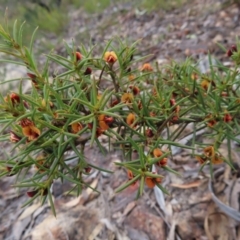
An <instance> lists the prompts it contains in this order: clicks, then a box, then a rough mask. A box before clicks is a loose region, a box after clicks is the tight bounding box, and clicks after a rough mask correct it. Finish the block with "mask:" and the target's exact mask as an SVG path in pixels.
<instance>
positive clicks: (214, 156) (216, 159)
mask: <svg viewBox="0 0 240 240" xmlns="http://www.w3.org/2000/svg"><path fill="white" fill-rule="evenodd" d="M203 153H204V155H205V156H206V157H207V158H210V159H211V162H212V163H213V164H220V163H222V162H223V159H222V157H221V156H220V155H219V154H218V153H215V150H214V147H213V146H208V147H205V148H204V149H203Z"/></svg>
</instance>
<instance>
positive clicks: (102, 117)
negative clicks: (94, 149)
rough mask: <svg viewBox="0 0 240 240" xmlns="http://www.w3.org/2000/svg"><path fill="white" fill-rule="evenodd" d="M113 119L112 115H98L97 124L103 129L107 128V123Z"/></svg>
mask: <svg viewBox="0 0 240 240" xmlns="http://www.w3.org/2000/svg"><path fill="white" fill-rule="evenodd" d="M113 121H114V119H113V117H107V116H106V115H105V114H100V115H99V116H98V124H99V127H100V128H101V129H102V130H103V131H105V130H108V128H109V124H111V123H113Z"/></svg>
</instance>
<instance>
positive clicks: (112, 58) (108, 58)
mask: <svg viewBox="0 0 240 240" xmlns="http://www.w3.org/2000/svg"><path fill="white" fill-rule="evenodd" d="M103 59H104V61H105V62H107V63H108V64H110V65H113V64H114V63H115V62H116V61H117V55H116V53H115V52H113V51H111V52H105V54H104V57H103Z"/></svg>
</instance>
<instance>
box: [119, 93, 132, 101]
mask: <svg viewBox="0 0 240 240" xmlns="http://www.w3.org/2000/svg"><path fill="white" fill-rule="evenodd" d="M121 101H122V102H124V103H132V101H133V94H132V93H124V94H123V95H122V97H121Z"/></svg>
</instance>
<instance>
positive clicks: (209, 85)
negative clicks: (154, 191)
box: [0, 21, 240, 213]
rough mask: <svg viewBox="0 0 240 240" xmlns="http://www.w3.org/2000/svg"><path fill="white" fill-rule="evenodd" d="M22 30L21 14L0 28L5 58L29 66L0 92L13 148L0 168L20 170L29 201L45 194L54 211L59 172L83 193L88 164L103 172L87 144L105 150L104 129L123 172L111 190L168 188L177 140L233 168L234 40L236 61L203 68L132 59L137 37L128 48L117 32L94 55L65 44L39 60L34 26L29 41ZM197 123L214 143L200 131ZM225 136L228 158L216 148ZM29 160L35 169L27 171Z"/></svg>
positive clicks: (4, 135) (238, 97)
mask: <svg viewBox="0 0 240 240" xmlns="http://www.w3.org/2000/svg"><path fill="white" fill-rule="evenodd" d="M23 28H24V24H22V25H21V26H18V24H17V21H16V22H15V23H14V25H13V30H12V33H10V32H9V30H8V28H7V27H6V26H4V27H3V26H0V36H1V40H2V43H1V44H0V52H3V53H5V54H6V55H7V57H6V59H2V60H1V62H6V63H12V64H17V65H22V66H25V67H26V77H25V78H23V79H21V80H20V79H16V80H15V84H16V85H17V86H18V87H19V90H18V91H15V92H9V93H8V94H6V95H5V96H0V124H2V125H3V127H2V128H1V131H0V134H1V137H0V141H8V142H9V139H10V141H11V142H12V149H13V150H15V151H12V152H13V153H14V154H13V155H12V156H9V155H7V154H6V156H5V158H3V159H1V161H0V176H2V177H4V176H12V175H17V176H18V177H17V181H18V182H17V183H16V184H15V187H18V188H27V189H28V190H27V191H28V192H27V194H28V196H29V197H32V198H31V199H30V200H29V201H28V202H27V203H26V204H25V205H28V204H30V203H31V202H32V201H33V200H34V199H36V198H40V199H41V201H42V202H44V201H45V200H46V199H49V202H50V204H51V207H52V210H53V212H54V213H55V211H54V204H53V199H52V195H51V192H50V188H51V186H52V183H53V181H54V180H55V179H61V180H62V181H63V180H67V181H69V182H71V183H72V184H73V189H75V190H76V191H77V193H78V194H80V193H81V191H82V189H83V188H85V187H89V185H88V184H87V183H86V182H85V175H88V174H89V172H90V171H91V169H92V168H95V169H98V170H100V171H106V172H109V170H108V169H102V168H101V163H97V164H96V165H93V164H92V163H91V162H90V161H89V159H87V158H86V157H85V153H86V152H85V151H86V149H85V146H86V145H87V144H90V145H91V146H95V147H98V148H99V149H100V150H101V151H102V152H103V153H105V150H104V148H103V146H102V145H101V141H100V140H99V139H100V137H101V136H105V137H107V138H108V139H109V141H113V144H114V146H115V147H116V148H118V149H121V151H122V154H123V159H125V161H123V162H121V163H116V164H117V165H119V166H120V167H123V168H125V169H126V170H127V172H128V177H126V182H125V183H124V184H123V185H122V186H119V188H118V189H117V190H116V191H117V192H119V191H122V190H123V189H125V188H127V187H129V186H130V185H136V184H138V185H137V186H138V189H139V190H138V195H137V196H141V195H142V194H143V192H144V186H145V185H147V186H148V187H150V188H152V187H155V186H157V187H159V188H160V189H161V190H162V191H163V192H165V193H167V191H166V189H164V188H163V187H162V185H161V182H162V180H163V178H164V171H170V172H173V173H176V174H178V173H177V172H175V171H174V170H173V169H171V168H170V167H169V166H168V159H169V158H171V153H172V149H173V147H175V146H177V147H180V148H186V149H190V150H192V155H193V157H196V159H197V160H198V161H199V162H200V163H201V164H202V167H204V166H205V165H207V164H208V165H210V166H212V165H213V164H217V163H222V162H226V163H227V164H229V165H230V166H232V164H231V142H232V141H236V142H237V143H240V141H239V139H238V138H237V136H238V135H239V134H240V127H239V124H240V114H239V111H240V109H239V102H240V89H239V78H238V75H239V73H238V63H239V62H240V61H239V56H240V54H239V52H238V47H237V46H232V47H231V48H230V49H229V50H228V56H229V57H231V58H232V59H233V60H234V61H235V62H236V63H237V65H236V67H235V68H233V69H230V68H227V67H225V66H223V65H222V64H221V63H220V62H218V63H217V64H216V65H215V66H213V64H212V61H211V56H209V62H210V65H211V69H210V72H209V73H208V74H201V73H200V72H199V71H198V69H197V68H196V66H195V65H194V64H193V62H191V61H190V60H186V61H185V62H183V63H181V64H178V63H175V62H172V63H171V64H170V65H169V66H162V67H160V66H158V65H156V66H154V67H153V66H152V65H151V64H149V63H145V64H142V62H143V61H144V59H145V58H146V57H147V56H144V57H141V58H139V57H138V58H137V57H135V53H136V49H137V44H138V43H137V42H136V43H133V44H132V45H130V46H129V45H126V44H125V43H124V42H122V41H121V40H119V39H115V40H111V41H109V42H108V43H107V44H106V46H105V48H104V50H103V52H102V53H101V54H100V55H99V56H98V55H95V54H93V52H94V51H93V49H94V47H91V48H90V49H88V48H85V47H84V46H79V47H78V46H75V45H74V44H72V45H71V46H70V45H68V44H65V48H66V52H67V54H68V56H67V57H64V56H61V55H57V54H55V53H54V52H51V53H49V54H48V55H47V56H46V62H45V66H43V67H41V66H39V64H38V59H37V58H36V55H35V51H34V38H35V36H36V31H34V33H33V34H32V37H31V40H30V41H29V42H28V44H27V46H26V45H25V44H24V43H23V41H22V36H23V33H24V32H23ZM77 49H79V50H77ZM51 63H54V64H55V65H58V66H59V68H60V71H59V73H58V74H57V75H54V76H51V75H50V68H51ZM97 73H98V74H97ZM9 81H11V80H9ZM9 81H5V82H3V83H2V84H7V83H8V82H9ZM26 81H30V82H31V83H32V89H31V91H30V92H27V93H25V92H23V91H22V85H23V84H24V83H25V82H26ZM189 124H192V125H193V130H192V134H193V141H192V143H191V144H190V145H184V144H181V143H179V142H178V139H179V136H180V135H181V134H182V133H183V132H184V130H185V129H186V127H187V126H188V125H189ZM172 126H175V127H174V128H172ZM202 129H206V133H207V134H208V135H207V136H208V138H211V139H212V144H209V143H207V144H206V143H204V142H201V141H198V140H197V139H196V134H197V133H198V132H199V131H201V130H202ZM188 134H189V133H187V135H188ZM224 141H227V144H228V157H227V158H226V157H224V156H222V155H221V153H220V152H219V148H220V146H221V144H222V143H223V142H224ZM199 149H201V150H200V152H199V151H198V150H199ZM67 151H72V152H74V154H75V156H76V157H75V158H76V162H75V163H74V164H68V162H69V161H71V160H72V157H67V156H66V154H65V153H66V152H67ZM134 152H137V153H138V158H137V159H133V158H132V156H133V153H134ZM155 165H156V167H157V170H154V166H155ZM32 168H34V169H35V171H29V170H30V169H32ZM211 169H212V168H211ZM156 171H157V172H159V171H161V172H162V175H160V174H158V173H157V172H156ZM26 174H28V177H25V176H26Z"/></svg>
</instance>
